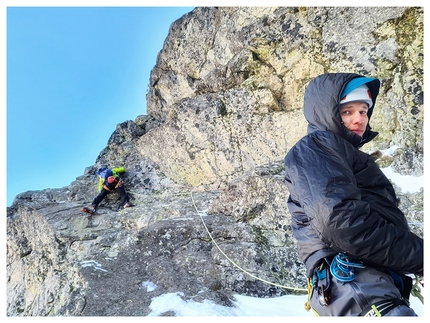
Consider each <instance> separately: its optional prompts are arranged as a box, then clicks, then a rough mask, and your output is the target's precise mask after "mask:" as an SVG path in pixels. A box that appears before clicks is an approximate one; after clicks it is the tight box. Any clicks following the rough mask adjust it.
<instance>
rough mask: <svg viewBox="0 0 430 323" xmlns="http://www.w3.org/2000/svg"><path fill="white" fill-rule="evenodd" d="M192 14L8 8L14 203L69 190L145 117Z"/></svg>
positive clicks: (8, 138)
mask: <svg viewBox="0 0 430 323" xmlns="http://www.w3.org/2000/svg"><path fill="white" fill-rule="evenodd" d="M192 9H193V8H192V7H11V6H10V7H7V8H6V19H7V25H6V41H7V46H6V68H7V70H6V71H7V78H6V85H7V90H6V94H7V96H6V103H7V109H6V114H7V125H6V126H7V131H6V152H7V157H6V159H7V160H6V162H7V164H6V168H7V186H6V190H7V201H6V205H7V206H10V205H11V203H12V201H13V199H14V197H15V196H16V195H17V194H19V193H22V192H26V191H29V190H41V189H46V188H61V187H64V186H68V185H69V184H70V183H71V182H72V181H74V180H75V179H76V177H78V176H80V175H82V174H83V173H84V170H85V167H87V166H91V165H93V164H94V163H95V161H96V158H97V156H98V155H99V153H100V151H101V150H102V149H103V148H104V147H105V146H106V144H107V141H108V139H109V137H110V135H111V134H112V132H113V131H114V130H115V127H116V125H117V124H118V123H121V122H124V121H126V120H134V119H135V118H136V117H137V116H138V115H142V114H146V93H147V90H148V83H149V75H150V71H151V69H152V68H153V67H154V66H155V62H156V57H157V54H158V52H159V51H160V50H161V49H162V47H163V42H164V40H165V38H166V36H167V34H168V30H169V27H170V25H171V23H172V22H174V21H175V20H177V19H179V18H180V17H181V16H182V15H184V14H185V13H187V12H190V11H191V10H192Z"/></svg>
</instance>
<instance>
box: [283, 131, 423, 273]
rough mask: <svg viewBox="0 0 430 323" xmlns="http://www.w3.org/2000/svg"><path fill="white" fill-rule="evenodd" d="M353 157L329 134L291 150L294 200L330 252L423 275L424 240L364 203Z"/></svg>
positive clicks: (348, 148)
mask: <svg viewBox="0 0 430 323" xmlns="http://www.w3.org/2000/svg"><path fill="white" fill-rule="evenodd" d="M327 136H330V137H327ZM353 152H354V150H353V149H351V146H350V144H349V143H347V142H346V141H344V140H343V139H341V138H339V137H337V136H336V135H334V134H332V133H329V132H318V133H315V134H314V135H312V136H311V137H308V141H307V145H306V146H300V145H298V146H297V145H296V146H295V147H294V148H292V151H291V153H289V154H288V155H289V156H287V157H289V159H288V160H286V166H288V169H286V178H288V179H289V182H288V181H287V185H288V189H289V191H290V194H291V197H292V199H293V200H295V201H296V202H297V203H299V205H301V207H302V208H303V211H304V213H305V214H306V216H307V217H308V219H309V225H311V226H312V229H313V230H314V231H315V232H316V233H317V235H318V236H319V237H320V239H321V241H323V242H324V243H325V244H326V245H327V247H329V248H332V249H334V250H336V251H338V252H345V253H348V254H350V255H352V256H355V257H357V258H359V259H361V260H362V261H365V262H366V263H368V264H373V265H378V266H384V267H388V268H391V269H393V270H396V271H399V272H401V273H415V274H422V272H423V241H422V239H421V238H420V237H418V236H416V235H415V234H413V233H412V232H410V231H409V230H408V229H407V228H404V227H401V226H396V225H395V224H393V223H390V222H388V221H387V220H386V217H384V216H382V215H381V214H379V213H378V212H375V210H374V208H372V207H371V205H370V204H369V203H368V202H366V201H364V200H362V198H361V191H360V189H359V188H358V187H357V183H356V180H355V175H354V173H353V170H352V162H353V158H354V153H353ZM287 162H288V165H287Z"/></svg>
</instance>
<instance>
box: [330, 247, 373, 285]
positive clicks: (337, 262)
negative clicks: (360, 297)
mask: <svg viewBox="0 0 430 323" xmlns="http://www.w3.org/2000/svg"><path fill="white" fill-rule="evenodd" d="M364 267H365V266H364V265H363V264H362V263H361V262H353V261H350V260H349V258H348V256H346V255H345V254H342V253H339V254H337V255H336V256H335V257H334V258H333V260H332V262H331V265H330V273H331V274H332V275H333V277H334V278H336V279H337V280H338V281H340V282H350V281H353V280H354V279H355V272H354V271H355V270H354V269H355V268H364Z"/></svg>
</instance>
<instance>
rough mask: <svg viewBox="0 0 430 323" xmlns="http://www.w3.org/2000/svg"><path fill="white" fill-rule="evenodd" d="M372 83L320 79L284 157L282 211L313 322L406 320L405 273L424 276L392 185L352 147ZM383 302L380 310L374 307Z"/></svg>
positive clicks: (366, 132)
mask: <svg viewBox="0 0 430 323" xmlns="http://www.w3.org/2000/svg"><path fill="white" fill-rule="evenodd" d="M379 87H380V81H379V80H378V79H374V78H367V77H363V76H361V75H358V74H352V73H330V74H323V75H320V76H318V77H316V78H315V79H313V80H312V81H311V82H310V83H309V85H308V87H307V88H306V91H305V97H304V115H305V118H306V120H307V122H308V134H307V135H306V136H305V137H303V138H302V139H301V140H300V141H298V142H297V144H296V145H295V146H294V147H292V148H291V150H290V151H289V152H288V153H287V155H286V157H285V160H284V163H285V180H286V184H287V187H288V191H289V193H290V195H289V198H288V203H287V204H288V208H289V211H290V213H291V216H292V229H293V232H294V236H295V238H296V239H297V243H298V252H299V256H300V257H301V259H302V260H303V262H304V263H305V265H306V270H307V276H308V283H309V286H310V292H309V297H310V299H309V302H308V304H307V305H308V306H310V307H311V308H312V309H313V310H314V311H315V312H316V314H317V315H329V316H344V315H351V316H415V315H416V314H415V312H414V311H413V309H411V308H410V307H409V302H408V298H409V294H410V291H411V288H412V278H411V277H410V276H413V275H418V276H422V275H423V239H421V238H420V237H418V236H417V235H415V234H414V233H412V232H411V231H410V228H409V226H408V223H407V221H406V218H405V216H404V214H403V213H402V211H401V210H400V209H399V208H398V207H397V198H396V195H395V192H394V189H393V186H392V185H391V183H390V182H389V180H388V179H387V178H386V176H385V175H384V174H383V173H382V171H381V170H380V169H379V167H378V166H377V165H376V163H375V162H374V161H373V160H372V158H371V156H369V155H368V154H366V153H364V152H362V151H361V150H360V149H359V148H360V147H361V146H362V145H363V144H365V143H367V142H369V141H371V140H372V139H373V138H375V137H376V135H377V134H378V133H377V132H373V131H372V130H371V128H370V126H369V120H370V117H371V116H372V112H373V109H374V106H375V101H376V97H377V95H378V93H379ZM381 304H383V305H381Z"/></svg>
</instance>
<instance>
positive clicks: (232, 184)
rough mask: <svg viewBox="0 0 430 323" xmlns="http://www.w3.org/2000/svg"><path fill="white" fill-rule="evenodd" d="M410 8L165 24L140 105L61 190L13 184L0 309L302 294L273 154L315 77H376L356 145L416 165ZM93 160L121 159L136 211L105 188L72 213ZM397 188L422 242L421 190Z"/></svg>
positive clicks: (416, 95) (417, 20)
mask: <svg viewBox="0 0 430 323" xmlns="http://www.w3.org/2000/svg"><path fill="white" fill-rule="evenodd" d="M423 17H424V14H423V8H419V7H373V8H369V7H359V8H358V7H357V8H354V7H347V8H346V7H332V8H327V7H226V8H215V7H203V8H196V9H195V10H193V11H192V12H190V13H188V14H186V15H184V16H183V17H182V18H180V19H179V20H177V21H175V22H174V23H173V24H172V25H171V28H170V31H169V34H168V37H167V38H166V40H165V43H164V46H163V49H162V50H161V51H160V53H159V54H158V57H157V63H156V65H155V67H154V68H153V70H152V72H151V76H150V80H149V90H148V94H147V115H142V116H137V117H136V119H135V120H134V121H131V120H128V121H124V122H121V120H119V122H121V123H119V124H118V125H117V127H116V129H115V130H114V131H113V133H112V135H111V137H110V138H109V140H108V141H107V145H106V148H105V149H103V150H102V151H101V152H100V154H99V156H98V157H97V159H96V161H95V164H94V165H92V166H89V167H87V168H86V169H85V171H84V173H83V174H82V175H80V176H78V177H77V178H76V180H75V181H73V182H72V183H71V184H70V185H69V186H67V187H64V188H61V189H46V190H42V191H29V192H25V193H22V194H19V195H18V196H16V198H15V200H14V202H13V205H12V206H11V207H10V208H8V209H7V315H8V316H94V315H97V316H107V315H109V316H138V315H141V316H144V315H148V314H149V313H150V307H149V305H150V303H151V299H152V298H154V297H156V296H158V295H161V294H164V293H177V292H180V293H182V294H181V295H182V297H183V298H184V299H193V300H194V301H197V302H198V301H202V300H204V299H210V300H213V301H215V302H217V303H219V304H224V305H229V304H231V300H232V295H233V294H235V293H238V294H243V295H250V296H256V297H271V296H279V295H284V294H287V293H302V292H303V290H304V289H305V287H306V286H305V276H304V268H303V265H302V263H301V262H300V260H299V259H298V257H297V253H296V245H295V241H294V238H293V236H292V234H291V229H290V217H289V213H288V210H287V208H286V204H285V201H286V198H287V197H288V192H287V191H286V187H285V185H284V183H283V164H282V159H283V157H284V156H285V154H286V153H287V151H288V150H289V149H290V148H291V147H292V146H293V145H294V143H295V142H296V141H297V140H298V139H300V138H301V137H302V136H303V135H304V134H305V132H306V123H305V120H304V118H303V115H302V111H301V107H302V100H303V93H304V89H305V88H306V85H307V83H308V82H309V81H310V80H311V79H312V78H314V77H315V76H317V75H319V74H321V73H325V72H357V73H361V74H365V75H368V76H373V77H378V78H380V79H381V82H382V88H381V95H380V97H379V99H378V102H377V106H376V108H375V112H374V114H373V117H372V128H373V129H375V130H376V131H379V133H380V135H379V136H378V137H377V139H376V140H374V142H372V143H371V144H368V145H367V146H365V147H363V150H365V151H366V152H370V153H372V154H374V156H375V158H377V160H378V162H379V163H380V164H381V165H382V166H388V165H391V167H393V168H394V169H395V170H396V171H397V172H399V173H401V174H405V175H422V174H423V164H422V161H423V112H424V107H423ZM393 146H396V147H397V150H396V152H395V154H394V155H392V156H384V155H383V154H382V153H381V150H384V149H387V148H389V147H393ZM101 165H109V166H111V167H115V166H124V167H125V168H126V173H125V175H124V177H123V178H124V180H125V182H126V188H127V190H128V192H129V193H130V196H131V200H132V202H133V203H134V204H135V207H132V208H129V209H126V210H122V209H120V207H119V201H118V196H116V195H115V194H112V195H111V196H108V198H106V199H105V201H104V202H103V203H102V204H101V207H100V209H99V211H98V213H97V214H96V215H94V216H86V215H85V214H83V213H82V212H81V211H80V209H81V207H82V206H84V205H88V204H90V203H91V200H92V199H93V198H94V196H95V194H96V183H94V182H93V176H94V172H95V170H96V169H97V168H98V167H100V166H101ZM396 190H397V192H398V196H399V199H400V206H401V208H402V209H403V210H404V212H405V214H406V215H407V217H408V220H409V222H410V223H411V228H412V230H414V231H415V232H417V233H418V234H419V235H421V236H423V227H422V223H423V190H421V192H419V193H414V194H407V193H404V192H402V191H401V189H400V188H398V187H396ZM148 286H151V288H149V287H148ZM163 315H166V316H174V315H175V313H173V312H167V313H165V314H163Z"/></svg>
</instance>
